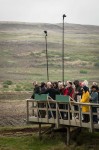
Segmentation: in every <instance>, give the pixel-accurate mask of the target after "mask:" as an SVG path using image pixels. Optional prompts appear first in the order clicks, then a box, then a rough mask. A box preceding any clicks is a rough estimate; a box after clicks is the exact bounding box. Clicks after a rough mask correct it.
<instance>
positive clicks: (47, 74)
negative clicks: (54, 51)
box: [44, 31, 49, 81]
mask: <svg viewBox="0 0 99 150" xmlns="http://www.w3.org/2000/svg"><path fill="white" fill-rule="evenodd" d="M44 33H45V44H46V67H47V81H49V74H48V54H47V31H44Z"/></svg>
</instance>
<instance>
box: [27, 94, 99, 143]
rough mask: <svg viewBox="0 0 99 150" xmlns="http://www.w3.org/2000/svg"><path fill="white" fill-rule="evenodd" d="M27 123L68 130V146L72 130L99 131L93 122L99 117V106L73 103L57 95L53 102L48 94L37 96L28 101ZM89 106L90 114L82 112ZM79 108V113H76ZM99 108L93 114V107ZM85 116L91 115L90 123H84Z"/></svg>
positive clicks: (67, 98)
mask: <svg viewBox="0 0 99 150" xmlns="http://www.w3.org/2000/svg"><path fill="white" fill-rule="evenodd" d="M26 102H27V122H28V123H38V124H39V134H40V133H41V124H52V125H53V126H54V127H55V128H56V129H58V128H60V127H66V128H67V144H68V143H69V139H70V138H69V137H70V128H71V127H72V128H73V127H80V128H88V129H89V131H90V132H93V131H95V129H99V124H98V123H94V122H93V115H97V117H98V116H99V112H98V108H99V104H96V103H80V102H75V101H73V100H72V99H71V98H70V97H69V96H63V95H56V100H52V99H51V98H50V97H49V96H48V95H47V94H41V95H38V94H35V99H27V100H26ZM84 105H85V106H86V105H87V106H89V112H85V113H84V112H82V106H84ZM75 106H78V111H75V109H74V108H75ZM93 106H94V107H96V108H97V113H93V112H92V107H93ZM83 114H89V122H83Z"/></svg>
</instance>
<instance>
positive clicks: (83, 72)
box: [80, 70, 88, 74]
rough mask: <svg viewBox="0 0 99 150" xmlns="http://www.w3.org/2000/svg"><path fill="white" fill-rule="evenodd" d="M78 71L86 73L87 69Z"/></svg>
mask: <svg viewBox="0 0 99 150" xmlns="http://www.w3.org/2000/svg"><path fill="white" fill-rule="evenodd" d="M80 73H82V74H87V73H88V71H87V70H80Z"/></svg>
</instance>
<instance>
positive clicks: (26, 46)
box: [0, 22, 99, 87]
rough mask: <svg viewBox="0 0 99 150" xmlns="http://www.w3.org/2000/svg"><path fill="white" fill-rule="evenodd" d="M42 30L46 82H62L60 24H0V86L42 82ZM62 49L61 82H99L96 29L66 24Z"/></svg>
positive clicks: (98, 49)
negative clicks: (13, 83)
mask: <svg viewBox="0 0 99 150" xmlns="http://www.w3.org/2000/svg"><path fill="white" fill-rule="evenodd" d="M44 30H47V31H48V56H49V76H50V80H51V81H54V80H61V79H62V77H61V76H62V75H61V74H62V71H61V69H62V67H61V66H62V65H61V55H62V24H43V23H42V24H28V23H13V22H1V23H0V82H1V83H2V82H4V81H6V80H11V81H12V82H16V83H23V82H24V83H26V84H27V83H31V82H32V81H33V80H38V81H42V80H43V81H46V59H45V35H44V32H43V31H44ZM64 47H65V80H68V79H70V80H74V79H80V80H83V79H88V80H89V81H90V82H91V81H98V80H99V76H98V74H99V26H88V25H75V24H67V23H66V24H65V46H64ZM21 86H22V84H21ZM0 87H1V86H0Z"/></svg>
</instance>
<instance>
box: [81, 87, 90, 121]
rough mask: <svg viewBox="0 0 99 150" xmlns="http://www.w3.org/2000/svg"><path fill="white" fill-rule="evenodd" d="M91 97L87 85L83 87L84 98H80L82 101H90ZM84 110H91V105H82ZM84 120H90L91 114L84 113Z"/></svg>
mask: <svg viewBox="0 0 99 150" xmlns="http://www.w3.org/2000/svg"><path fill="white" fill-rule="evenodd" d="M89 98H90V94H89V89H88V87H87V86H84V87H83V94H82V98H81V100H80V102H81V103H89ZM82 112H84V113H86V112H89V106H86V105H82ZM82 121H83V122H89V114H83V120H82Z"/></svg>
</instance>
